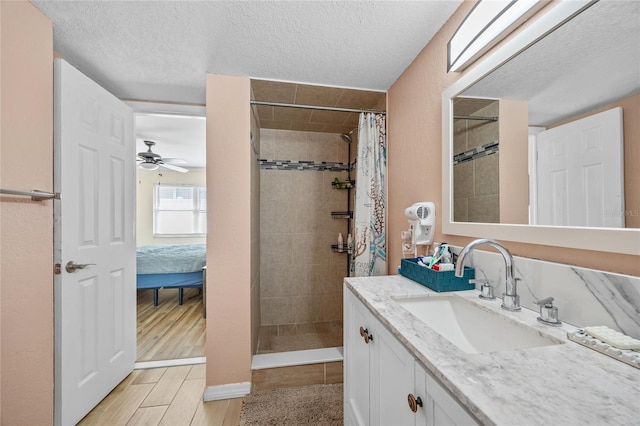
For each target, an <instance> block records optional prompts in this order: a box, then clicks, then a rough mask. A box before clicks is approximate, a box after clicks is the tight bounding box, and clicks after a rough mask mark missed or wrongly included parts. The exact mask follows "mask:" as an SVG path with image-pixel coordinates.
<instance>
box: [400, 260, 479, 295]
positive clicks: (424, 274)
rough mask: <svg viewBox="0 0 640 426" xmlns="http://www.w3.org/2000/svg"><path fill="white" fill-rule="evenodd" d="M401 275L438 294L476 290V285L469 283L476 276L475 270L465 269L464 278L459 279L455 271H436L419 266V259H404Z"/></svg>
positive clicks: (401, 263)
mask: <svg viewBox="0 0 640 426" xmlns="http://www.w3.org/2000/svg"><path fill="white" fill-rule="evenodd" d="M400 275H402V276H404V277H407V278H409V279H410V280H413V281H415V282H417V283H418V284H422V285H423V286H425V287H428V288H430V289H431V290H433V291H437V292H445V291H461V290H473V289H474V288H476V285H475V284H473V283H470V282H469V280H472V279H474V278H475V276H476V273H475V270H474V269H473V268H467V267H465V268H464V273H463V275H462V277H460V278H458V277H456V276H455V272H454V271H442V272H440V271H434V270H433V269H429V268H427V267H424V266H420V265H418V259H402V261H401V262H400Z"/></svg>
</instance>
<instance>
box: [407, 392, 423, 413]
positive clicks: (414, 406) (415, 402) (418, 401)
mask: <svg viewBox="0 0 640 426" xmlns="http://www.w3.org/2000/svg"><path fill="white" fill-rule="evenodd" d="M407 400H408V402H409V408H410V409H411V411H413V412H414V413H416V412H417V411H418V407H422V398H420V397H417V398H416V397H415V396H413V394H411V393H410V394H409V395H408V396H407Z"/></svg>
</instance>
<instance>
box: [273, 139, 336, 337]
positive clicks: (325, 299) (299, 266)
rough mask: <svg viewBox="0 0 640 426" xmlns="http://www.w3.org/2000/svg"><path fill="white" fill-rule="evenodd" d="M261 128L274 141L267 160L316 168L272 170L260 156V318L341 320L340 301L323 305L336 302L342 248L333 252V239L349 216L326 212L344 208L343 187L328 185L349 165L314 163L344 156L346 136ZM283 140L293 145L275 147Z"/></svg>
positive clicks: (278, 321)
mask: <svg viewBox="0 0 640 426" xmlns="http://www.w3.org/2000/svg"><path fill="white" fill-rule="evenodd" d="M266 133H267V137H265V138H264V139H263V141H264V140H267V142H266V144H265V145H266V147H267V148H268V147H269V139H270V140H273V141H274V146H275V149H274V156H272V157H271V158H269V160H271V159H272V158H273V159H275V160H277V161H280V160H290V161H291V162H296V163H299V162H301V161H303V162H304V161H307V162H315V166H313V165H312V164H311V165H310V167H309V168H314V167H315V168H316V170H281V169H278V170H274V169H270V168H265V167H268V166H267V165H266V162H263V165H262V168H261V170H260V182H261V186H260V190H261V193H260V201H261V203H260V206H261V208H260V213H261V214H260V216H261V217H260V230H261V244H260V249H261V279H262V283H261V286H262V287H261V288H262V294H261V298H262V306H261V311H262V324H263V325H269V324H291V323H303V322H319V321H332V320H341V319H342V309H341V308H340V309H338V307H336V306H331V307H326V306H324V305H325V303H333V304H334V305H336V304H337V305H338V306H339V307H341V300H342V278H343V277H344V276H345V275H346V268H347V255H346V254H343V253H333V251H332V250H331V245H332V244H336V243H337V236H338V233H339V232H341V233H342V234H343V236H344V242H345V243H346V238H347V220H345V219H333V218H332V217H331V212H332V211H346V210H347V191H344V190H336V189H334V188H333V187H332V186H331V182H332V181H333V179H334V178H335V177H338V178H339V179H340V180H345V179H346V178H347V173H346V171H318V170H317V169H318V168H320V169H321V168H322V162H323V161H324V162H343V163H344V164H347V162H348V158H347V156H346V155H347V151H346V150H344V149H343V150H341V152H342V153H344V154H345V155H344V157H343V158H340V157H338V156H337V153H338V151H339V150H338V147H340V146H344V145H347V144H346V143H345V142H344V141H343V140H342V139H341V138H340V136H339V135H336V134H333V135H331V134H315V133H305V132H292V131H282V130H268V131H266ZM300 142H302V144H300ZM295 143H298V145H297V146H294V144H295ZM286 146H289V147H293V148H292V149H291V151H290V152H287V153H286V154H285V153H284V152H283V151H278V149H283V150H284V148H285V147H286ZM300 146H303V147H304V154H301V153H302V148H300ZM294 154H295V155H294ZM296 155H304V157H296ZM261 157H262V158H265V157H266V156H261ZM275 160H271V161H269V164H275V163H276V161H275ZM301 164H310V163H301ZM296 167H297V166H296ZM305 167H306V166H305ZM338 299H339V300H340V302H339V303H338V302H336V300H338Z"/></svg>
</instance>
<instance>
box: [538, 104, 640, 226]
mask: <svg viewBox="0 0 640 426" xmlns="http://www.w3.org/2000/svg"><path fill="white" fill-rule="evenodd" d="M617 107H621V108H622V119H623V122H624V123H623V133H624V206H625V210H626V211H628V212H629V214H627V216H626V217H625V227H627V228H640V214H639V212H640V167H638V164H640V120H639V119H638V117H640V93H639V94H637V95H633V96H629V97H628V98H624V99H621V100H619V101H617V102H614V103H612V104H609V105H605V106H603V107H600V108H597V109H594V110H593V111H589V112H587V113H584V114H580V115H578V116H576V117H572V118H570V119H568V120H564V121H561V122H559V123H555V124H554V125H552V126H549V128H552V127H557V126H560V125H562V124H566V123H569V122H571V121H575V120H579V119H581V118H585V117H589V116H590V115H594V114H597V113H599V112H602V111H606V110H609V109H611V108H617Z"/></svg>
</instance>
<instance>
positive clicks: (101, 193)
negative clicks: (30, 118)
mask: <svg viewBox="0 0 640 426" xmlns="http://www.w3.org/2000/svg"><path fill="white" fill-rule="evenodd" d="M54 79H55V84H54V87H55V108H54V111H55V138H54V140H55V152H54V158H55V165H54V186H55V188H56V191H57V192H60V193H61V201H60V203H56V206H55V207H54V209H55V210H54V215H55V220H54V223H55V229H54V248H55V253H54V257H55V260H56V262H57V263H60V264H61V265H62V271H61V274H60V275H56V278H55V282H54V285H55V288H54V295H55V308H54V309H55V413H54V414H55V423H56V424H64V425H67V424H75V423H77V422H78V421H79V420H80V419H82V417H84V416H85V415H86V414H87V413H88V412H89V411H90V410H91V409H92V408H93V407H94V406H95V405H96V404H98V403H99V402H100V401H101V400H102V399H103V398H104V397H105V396H106V395H107V394H108V393H109V392H110V391H111V390H112V389H113V388H114V387H115V386H116V385H117V384H118V383H119V382H120V381H121V380H122V379H124V378H125V377H126V376H127V375H128V374H129V373H130V372H131V371H132V370H133V364H134V362H135V357H136V340H135V339H136V322H135V297H136V289H135V234H134V212H135V145H134V140H133V114H132V112H131V109H130V108H129V107H128V106H126V105H125V104H124V103H122V102H121V101H120V100H118V99H117V98H115V97H114V96H113V95H111V94H110V93H109V92H107V91H106V90H104V89H103V88H101V87H100V86H98V85H97V84H96V83H94V82H93V81H91V80H90V79H89V78H87V77H86V76H84V75H83V74H82V73H80V72H79V71H78V70H76V69H75V68H73V67H72V66H71V65H69V64H68V63H66V62H64V61H63V60H61V59H56V62H55V74H54ZM70 261H73V262H75V263H77V264H85V265H86V266H85V267H84V268H83V269H76V270H75V271H73V270H70V271H67V270H65V265H66V264H67V262H70Z"/></svg>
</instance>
